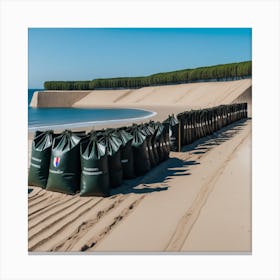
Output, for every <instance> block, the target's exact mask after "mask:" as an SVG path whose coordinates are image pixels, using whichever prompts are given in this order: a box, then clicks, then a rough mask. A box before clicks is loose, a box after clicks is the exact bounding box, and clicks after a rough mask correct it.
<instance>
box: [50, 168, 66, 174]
mask: <svg viewBox="0 0 280 280" xmlns="http://www.w3.org/2000/svg"><path fill="white" fill-rule="evenodd" d="M50 173H54V174H62V173H63V171H62V170H53V169H50Z"/></svg>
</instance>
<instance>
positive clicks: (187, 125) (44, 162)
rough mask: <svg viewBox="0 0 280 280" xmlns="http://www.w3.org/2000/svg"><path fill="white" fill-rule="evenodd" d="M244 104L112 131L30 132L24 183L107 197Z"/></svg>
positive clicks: (239, 114)
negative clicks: (28, 162)
mask: <svg viewBox="0 0 280 280" xmlns="http://www.w3.org/2000/svg"><path fill="white" fill-rule="evenodd" d="M244 118H247V103H238V104H230V105H220V106H217V107H213V108H207V109H202V110H191V111H186V112H182V113H180V114H178V115H177V116H175V115H174V114H173V115H170V116H169V117H168V118H167V119H166V120H165V121H163V122H162V123H161V122H154V121H149V122H148V123H142V124H138V125H137V124H133V125H132V126H129V127H126V126H124V127H120V128H117V129H111V128H108V129H102V130H92V131H90V132H88V133H86V132H85V131H79V132H72V131H70V130H65V131H63V132H62V133H60V134H55V133H54V132H53V131H52V130H47V131H36V132H35V135H34V139H33V141H32V151H31V162H30V168H29V174H28V185H33V186H39V187H41V188H43V189H46V190H49V191H57V192H62V193H66V194H72V195H74V194H76V193H78V192H79V194H80V196H104V197H106V196H109V195H110V190H111V189H112V188H116V187H118V186H120V185H121V184H122V183H123V180H127V179H133V178H136V177H137V176H142V175H145V174H146V173H147V172H149V171H150V170H151V169H152V168H154V167H155V166H157V165H158V164H160V163H161V162H163V161H165V160H167V159H168V158H169V154H170V151H180V150H181V146H183V145H188V144H191V143H193V142H194V141H196V140H197V139H199V138H201V137H205V136H207V135H210V134H212V133H214V132H215V131H217V130H219V129H221V128H222V127H224V126H226V125H229V124H231V123H233V122H235V121H238V120H240V119H244Z"/></svg>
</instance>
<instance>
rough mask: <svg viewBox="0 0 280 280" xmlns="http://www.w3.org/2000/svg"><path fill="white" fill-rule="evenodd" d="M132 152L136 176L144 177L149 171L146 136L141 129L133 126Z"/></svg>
mask: <svg viewBox="0 0 280 280" xmlns="http://www.w3.org/2000/svg"><path fill="white" fill-rule="evenodd" d="M132 136H133V140H132V150H133V157H134V169H135V174H136V176H140V175H144V174H145V173H147V172H148V171H150V169H151V163H150V159H149V152H148V146H147V141H146V135H144V133H143V132H142V131H141V128H139V127H138V126H134V127H133V129H132Z"/></svg>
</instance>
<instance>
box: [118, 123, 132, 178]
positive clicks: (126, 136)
mask: <svg viewBox="0 0 280 280" xmlns="http://www.w3.org/2000/svg"><path fill="white" fill-rule="evenodd" d="M115 133H116V135H117V136H118V138H119V139H120V140H121V141H122V145H121V148H120V150H121V164H122V170H123V178H124V179H132V178H135V170H134V159H133V151H132V140H133V136H132V135H131V134H130V133H128V132H126V131H125V129H124V128H119V129H117V130H116V132H115Z"/></svg>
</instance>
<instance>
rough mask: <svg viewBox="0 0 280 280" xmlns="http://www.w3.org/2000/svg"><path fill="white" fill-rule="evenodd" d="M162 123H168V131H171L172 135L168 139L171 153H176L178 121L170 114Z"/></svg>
mask: <svg viewBox="0 0 280 280" xmlns="http://www.w3.org/2000/svg"><path fill="white" fill-rule="evenodd" d="M164 122H165V123H169V125H170V129H171V131H172V135H171V137H170V148H171V151H178V150H179V121H178V119H177V118H176V117H175V116H174V114H172V115H169V116H168V118H167V119H166V120H165V121H164Z"/></svg>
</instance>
